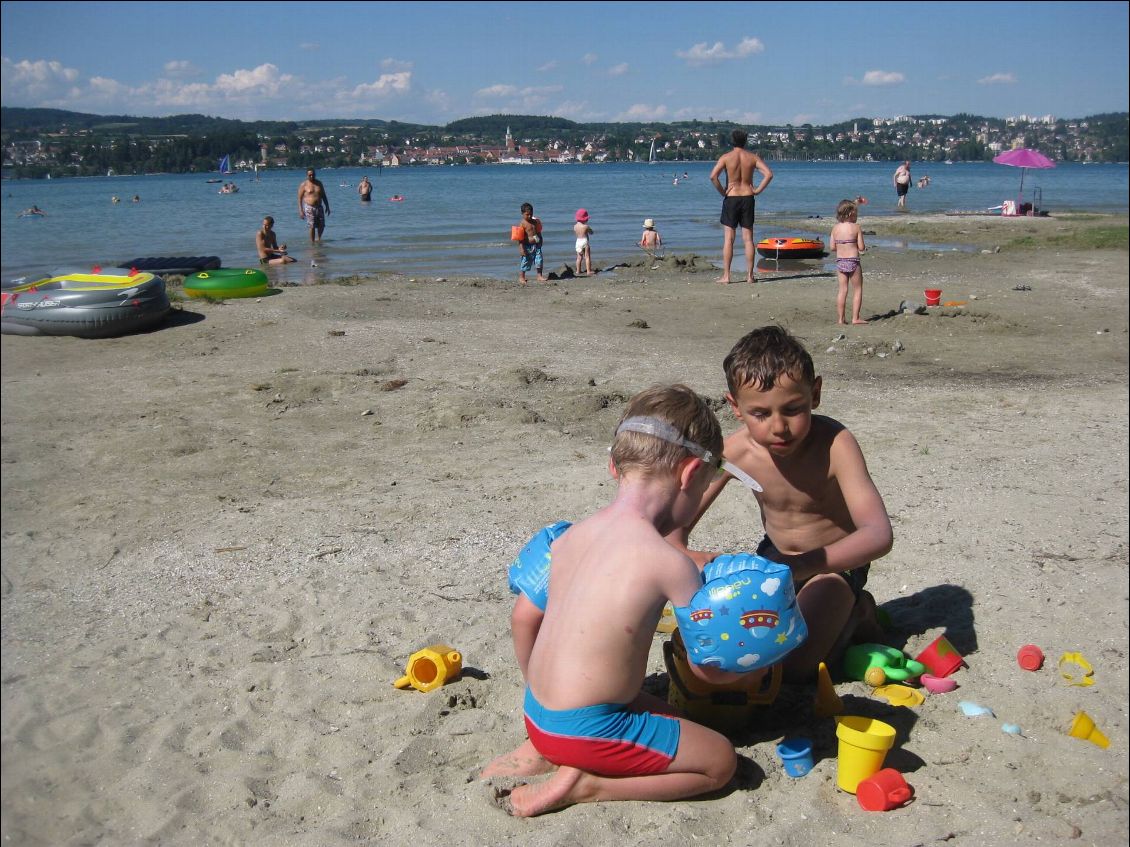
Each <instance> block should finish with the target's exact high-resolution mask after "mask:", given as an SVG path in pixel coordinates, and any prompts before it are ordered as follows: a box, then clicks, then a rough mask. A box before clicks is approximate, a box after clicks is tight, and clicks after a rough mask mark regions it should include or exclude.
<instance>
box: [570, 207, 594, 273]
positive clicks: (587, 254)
mask: <svg viewBox="0 0 1130 847" xmlns="http://www.w3.org/2000/svg"><path fill="white" fill-rule="evenodd" d="M574 217H575V219H576V223H575V224H573V235H575V236H576V237H577V276H581V264H582V263H584V265H585V271H584V275H585V276H592V251H591V249H590V248H589V236H590V235H592V227H591V226H589V213H588V210H587V209H577V214H576V215H575V216H574Z"/></svg>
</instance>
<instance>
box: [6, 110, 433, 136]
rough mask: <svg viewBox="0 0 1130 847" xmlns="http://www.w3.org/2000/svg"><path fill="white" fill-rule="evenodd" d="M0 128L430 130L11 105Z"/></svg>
mask: <svg viewBox="0 0 1130 847" xmlns="http://www.w3.org/2000/svg"><path fill="white" fill-rule="evenodd" d="M0 126H2V127H3V131H4V132H5V133H23V134H26V133H47V132H58V131H59V130H61V129H64V128H65V129H70V130H76V129H85V130H90V131H92V132H108V133H126V134H130V135H146V136H159V135H200V136H204V135H216V134H221V133H233V132H235V133H240V132H253V133H263V134H265V135H287V134H290V133H293V132H299V131H301V130H303V129H336V128H339V127H369V128H375V129H389V130H395V131H396V132H412V131H414V130H416V129H429V128H430V127H424V126H422V125H421V124H405V123H399V122H398V121H385V120H378V119H375V118H356V119H345V118H334V119H332V120H316V121H241V120H234V119H231V118H214V117H211V116H209V115H195V114H192V115H170V116H169V117H165V118H146V117H137V116H134V115H91V114H86V113H84V112H68V111H64V110H62V109H25V108H21V107H10V106H4V107H2V108H0Z"/></svg>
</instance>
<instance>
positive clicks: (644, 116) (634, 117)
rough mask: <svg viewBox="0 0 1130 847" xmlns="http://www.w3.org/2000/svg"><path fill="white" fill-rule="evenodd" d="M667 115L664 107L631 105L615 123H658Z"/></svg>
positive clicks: (642, 104)
mask: <svg viewBox="0 0 1130 847" xmlns="http://www.w3.org/2000/svg"><path fill="white" fill-rule="evenodd" d="M666 115H667V107H666V106H662V105H659V106H652V105H650V104H648V103H633V104H632V105H631V106H629V107H628V110H627V111H626V112H621V113H620V114H619V115H618V116H617V117H616V120H617V121H658V120H662V119H663V118H664V117H666Z"/></svg>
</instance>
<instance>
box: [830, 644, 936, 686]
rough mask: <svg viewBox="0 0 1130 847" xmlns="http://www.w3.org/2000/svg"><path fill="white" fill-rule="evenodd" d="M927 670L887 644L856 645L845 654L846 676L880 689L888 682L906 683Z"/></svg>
mask: <svg viewBox="0 0 1130 847" xmlns="http://www.w3.org/2000/svg"><path fill="white" fill-rule="evenodd" d="M925 670H926V666H925V665H923V664H922V663H921V662H916V661H914V660H913V659H908V658H907V657H906V654H904V653H903V652H902V651H901V650H896V649H895V648H894V647H888V646H886V645H885V644H856V645H855V646H854V647H849V648H848V649H847V651H846V652H845V653H844V674H845V675H846V676H848V677H849V678H851V679H858V680H862V681H863V682H866V683H867V684H868V685H871V686H875V687H878V686H880V685H884V684H885V683H886V682H887V681H888V680H893V681H894V682H906V681H907V680H911V679H914V678H915V677H917V676H920V675H921V674H922V673H923V672H924V671H925Z"/></svg>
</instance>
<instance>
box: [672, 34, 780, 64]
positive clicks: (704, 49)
mask: <svg viewBox="0 0 1130 847" xmlns="http://www.w3.org/2000/svg"><path fill="white" fill-rule="evenodd" d="M764 51H765V45H764V44H762V43H761V40H760V39H758V38H752V37H750V36H748V35H747V36H746V37H745V38H743V39H742V40H741V41H739V42H738V43H737V44H736V45H735V46H734V47H733V48H732V49H731V48H729V47H727V46H726V45H725V44H723V43H722V42H721V41H715V42H714V43H713V44H711V45H709V46H708V45H707V43H706V42H705V41H700V42H699V43H697V44H695V45H694V46H693V47H691V49H690V50H676V51H675V55H676V56H678V57H679V58H680V59H682V60H684V61H685V62H686V63H687V64H688V65H712V64H717V63H718V62H726V61H731V60H734V59H745V58H747V57H749V56H753V55H754V54H756V53H762V52H764Z"/></svg>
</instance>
